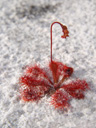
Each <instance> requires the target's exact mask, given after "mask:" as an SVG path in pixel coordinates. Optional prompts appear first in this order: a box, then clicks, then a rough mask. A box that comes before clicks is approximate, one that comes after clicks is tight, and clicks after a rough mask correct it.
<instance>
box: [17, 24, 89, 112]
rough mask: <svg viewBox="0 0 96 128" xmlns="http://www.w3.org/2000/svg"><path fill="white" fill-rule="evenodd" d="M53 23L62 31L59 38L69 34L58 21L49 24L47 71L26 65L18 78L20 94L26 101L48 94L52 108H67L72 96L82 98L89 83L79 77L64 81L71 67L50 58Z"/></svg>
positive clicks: (70, 72)
mask: <svg viewBox="0 0 96 128" xmlns="http://www.w3.org/2000/svg"><path fill="white" fill-rule="evenodd" d="M54 24H59V25H60V26H61V28H62V32H63V35H62V36H61V38H66V37H68V36H69V35H68V34H69V31H68V29H67V27H66V26H65V25H63V24H61V23H60V22H53V23H52V24H51V29H50V39H51V50H50V51H51V57H50V58H51V59H50V62H49V64H48V70H49V72H48V70H46V69H45V68H41V67H40V65H37V64H35V65H30V66H27V67H26V68H25V69H24V73H23V74H22V76H21V77H20V78H19V85H20V94H21V95H20V96H21V99H23V100H24V101H26V102H29V101H31V102H37V101H39V100H40V99H41V98H42V97H44V96H45V95H49V96H50V97H51V101H50V103H51V105H53V106H54V108H56V109H60V110H68V109H69V108H70V106H71V105H70V100H72V99H73V98H75V99H84V97H85V91H86V90H88V89H89V85H88V83H87V82H86V81H85V80H80V79H79V78H78V79H76V80H74V81H71V82H70V83H68V84H65V83H64V81H65V80H67V79H68V78H69V77H70V76H71V75H72V73H73V68H72V67H69V66H67V65H65V64H63V63H62V62H58V61H55V60H53V58H52V27H53V25H54Z"/></svg>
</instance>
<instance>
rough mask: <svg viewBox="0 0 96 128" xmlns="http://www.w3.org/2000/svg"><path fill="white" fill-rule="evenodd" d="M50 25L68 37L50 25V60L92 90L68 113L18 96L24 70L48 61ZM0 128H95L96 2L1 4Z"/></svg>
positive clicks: (9, 0)
mask: <svg viewBox="0 0 96 128" xmlns="http://www.w3.org/2000/svg"><path fill="white" fill-rule="evenodd" d="M53 21H60V22H61V23H64V24H65V25H67V26H68V28H69V32H70V37H69V38H67V39H66V40H65V39H61V38H60V36H61V29H60V27H59V25H54V28H53V29H54V30H53V33H54V34H53V57H54V58H56V59H57V60H59V61H61V62H63V63H65V64H67V65H70V66H72V67H73V68H74V73H73V76H72V78H74V79H75V78H80V79H86V80H87V82H88V83H89V84H90V85H91V90H90V91H88V92H87V93H86V98H85V99H84V100H72V102H71V105H72V106H73V109H72V110H70V111H69V112H68V113H62V112H58V111H56V110H55V109H54V108H53V107H52V106H50V105H49V104H48V101H47V98H46V97H44V98H43V99H42V100H41V101H40V103H39V104H36V103H24V102H22V101H20V99H19V96H18V95H19V92H18V78H19V76H20V75H21V73H22V67H24V66H25V65H28V64H30V63H31V64H34V63H35V62H36V63H40V64H41V65H43V66H44V65H47V64H48V62H49V60H50V24H51V23H52V22H53ZM72 78H70V79H72ZM0 128H96V0H53V1H52V0H0Z"/></svg>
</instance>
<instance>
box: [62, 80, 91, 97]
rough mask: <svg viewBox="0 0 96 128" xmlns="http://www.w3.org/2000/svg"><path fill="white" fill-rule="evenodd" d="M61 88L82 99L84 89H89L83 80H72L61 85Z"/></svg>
mask: <svg viewBox="0 0 96 128" xmlns="http://www.w3.org/2000/svg"><path fill="white" fill-rule="evenodd" d="M62 88H64V90H65V91H66V92H67V93H69V94H70V95H71V96H72V97H74V98H76V99H83V98H84V92H85V90H87V89H89V85H88V84H87V82H86V81H85V80H76V81H72V82H71V83H69V84H67V85H63V86H62Z"/></svg>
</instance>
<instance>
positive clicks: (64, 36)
mask: <svg viewBox="0 0 96 128" xmlns="http://www.w3.org/2000/svg"><path fill="white" fill-rule="evenodd" d="M55 23H57V24H59V25H60V26H61V28H62V32H63V33H64V35H63V36H61V37H62V38H66V37H67V36H68V33H69V32H68V30H67V27H66V26H64V25H63V24H61V23H60V22H53V23H52V24H51V29H50V34H51V62H52V27H53V25H54V24H55Z"/></svg>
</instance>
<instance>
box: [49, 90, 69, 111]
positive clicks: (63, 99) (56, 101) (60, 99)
mask: <svg viewBox="0 0 96 128" xmlns="http://www.w3.org/2000/svg"><path fill="white" fill-rule="evenodd" d="M51 98H52V100H51V104H52V105H53V106H54V107H55V108H56V109H68V108H69V106H70V104H69V101H70V99H71V97H70V96H69V95H68V94H67V93H66V92H65V91H64V89H63V88H62V89H58V90H57V91H56V92H55V93H54V94H53V95H52V97H51Z"/></svg>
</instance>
